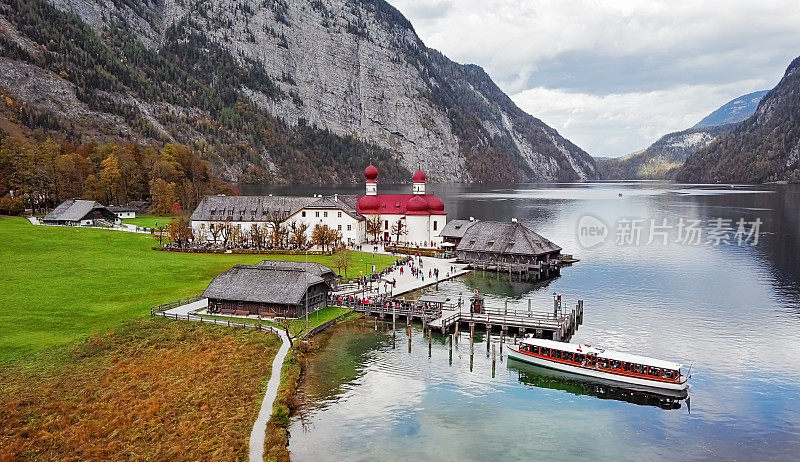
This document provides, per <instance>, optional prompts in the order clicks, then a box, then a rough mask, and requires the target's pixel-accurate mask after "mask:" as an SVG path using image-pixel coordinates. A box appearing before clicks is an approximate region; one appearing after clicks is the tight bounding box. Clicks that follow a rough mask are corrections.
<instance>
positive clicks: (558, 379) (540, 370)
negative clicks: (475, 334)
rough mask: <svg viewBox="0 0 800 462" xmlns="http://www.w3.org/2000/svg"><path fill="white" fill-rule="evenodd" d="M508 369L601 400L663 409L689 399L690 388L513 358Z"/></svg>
mask: <svg viewBox="0 0 800 462" xmlns="http://www.w3.org/2000/svg"><path fill="white" fill-rule="evenodd" d="M508 368H509V369H510V370H513V371H516V372H517V373H518V378H519V381H520V382H521V383H524V384H525V385H529V386H533V387H538V388H549V389H551V390H561V391H565V392H567V393H572V394H573V395H585V396H594V397H597V398H600V399H613V400H617V401H624V402H627V403H631V404H638V405H640V406H655V407H659V408H662V409H668V410H671V409H680V408H681V402H682V401H683V400H685V399H687V398H688V396H689V393H688V391H687V390H683V391H675V392H672V391H669V390H653V389H644V388H637V387H636V386H634V385H626V386H623V385H621V384H618V383H615V382H609V381H605V380H602V379H592V378H588V377H584V376H580V375H576V374H570V373H568V372H562V371H556V370H553V369H548V368H546V367H541V366H536V365H533V364H527V363H524V362H521V361H517V360H515V359H514V358H510V359H509V361H508Z"/></svg>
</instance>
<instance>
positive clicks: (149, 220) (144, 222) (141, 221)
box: [122, 215, 175, 228]
mask: <svg viewBox="0 0 800 462" xmlns="http://www.w3.org/2000/svg"><path fill="white" fill-rule="evenodd" d="M174 219H175V217H161V216H158V215H138V216H137V217H136V218H126V219H124V220H122V222H123V223H125V224H128V225H134V226H142V227H145V228H155V227H156V222H158V224H159V225H168V224H169V222H171V221H172V220H174Z"/></svg>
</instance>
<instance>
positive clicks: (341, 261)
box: [333, 247, 350, 279]
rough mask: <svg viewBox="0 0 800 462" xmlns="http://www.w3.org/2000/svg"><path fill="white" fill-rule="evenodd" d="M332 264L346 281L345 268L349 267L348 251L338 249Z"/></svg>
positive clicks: (346, 249)
mask: <svg viewBox="0 0 800 462" xmlns="http://www.w3.org/2000/svg"><path fill="white" fill-rule="evenodd" d="M333 264H334V265H336V269H337V270H338V271H339V274H342V275H344V277H345V279H346V278H347V267H348V266H349V265H350V250H349V249H348V248H347V247H342V248H340V249H339V251H338V252H336V253H335V254H334V255H333Z"/></svg>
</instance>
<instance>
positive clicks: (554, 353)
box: [550, 350, 561, 359]
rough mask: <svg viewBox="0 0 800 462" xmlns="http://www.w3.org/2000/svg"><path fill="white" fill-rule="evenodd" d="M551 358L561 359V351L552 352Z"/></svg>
mask: <svg viewBox="0 0 800 462" xmlns="http://www.w3.org/2000/svg"><path fill="white" fill-rule="evenodd" d="M550 356H552V357H553V358H556V359H561V350H551V351H550Z"/></svg>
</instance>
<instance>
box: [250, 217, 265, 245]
mask: <svg viewBox="0 0 800 462" xmlns="http://www.w3.org/2000/svg"><path fill="white" fill-rule="evenodd" d="M248 234H249V236H248V237H249V239H250V242H251V243H252V244H253V246H254V247H255V248H256V249H263V248H265V247H266V245H265V244H266V241H267V229H266V227H265V226H264V225H262V224H260V223H253V225H252V226H251V227H250V231H249V232H248Z"/></svg>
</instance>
